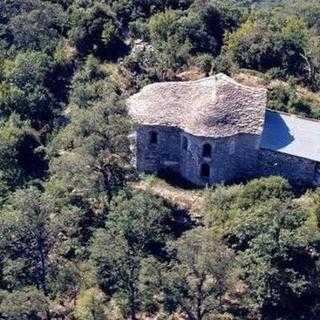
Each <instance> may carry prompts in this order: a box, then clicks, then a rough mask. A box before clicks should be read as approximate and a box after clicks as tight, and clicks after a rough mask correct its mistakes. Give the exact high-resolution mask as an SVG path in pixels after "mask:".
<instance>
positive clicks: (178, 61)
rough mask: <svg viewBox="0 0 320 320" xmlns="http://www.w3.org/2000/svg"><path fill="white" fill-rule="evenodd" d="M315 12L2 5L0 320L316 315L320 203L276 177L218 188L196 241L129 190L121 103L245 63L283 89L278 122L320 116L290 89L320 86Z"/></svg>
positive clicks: (260, 7) (261, 4)
mask: <svg viewBox="0 0 320 320" xmlns="http://www.w3.org/2000/svg"><path fill="white" fill-rule="evenodd" d="M251 5H255V7H251ZM319 8H320V7H319V3H318V1H315V0H314V1H304V0H294V1H287V0H283V1H282V0H281V1H280V0H279V1H271V0H270V1H264V0H263V1H247V0H243V1H236V0H227V1H225V0H208V1H207V0H206V1H198V0H166V1H159V0H150V1H140V0H139V1H133V0H115V1H113V0H112V1H111V0H106V1H101V0H90V1H87V0H86V1H83V0H7V1H0V115H1V121H0V318H1V319H4V320H21V319H22V320H31V319H32V320H38V319H39V320H40V319H51V318H52V319H53V318H59V319H60V318H61V319H62V318H70V317H71V318H74V319H78V320H82V319H101V320H102V319H107V318H108V319H109V318H110V319H121V318H129V319H133V320H134V319H136V318H138V317H139V318H140V317H141V318H146V317H157V318H159V319H160V318H162V319H171V318H173V317H174V315H173V314H174V313H176V315H175V316H176V317H187V318H188V319H228V320H229V319H240V318H241V319H255V320H257V319H263V320H269V319H270V320H271V319H272V320H273V319H281V320H289V319H290V320H292V319H295V320H299V319H317V317H318V313H319V291H320V290H319V287H320V286H319V245H318V244H319V239H320V233H319V225H320V223H319V221H320V218H319V216H320V214H319V207H320V205H319V195H318V193H319V192H318V191H315V192H313V191H309V192H308V193H306V194H305V195H303V196H302V197H300V198H296V196H295V195H294V194H293V192H292V190H291V188H290V186H289V185H288V183H287V182H286V181H284V180H283V179H281V178H278V177H271V178H268V179H259V180H253V181H251V182H249V183H247V184H246V185H238V186H231V187H226V186H218V187H216V188H214V189H209V190H206V191H205V192H204V193H205V196H204V202H205V205H204V208H203V213H204V215H205V217H204V220H203V221H201V223H202V222H203V226H202V227H199V226H198V224H197V223H196V222H194V223H191V221H190V219H189V218H188V217H185V216H184V214H185V213H184V212H182V211H181V210H180V209H178V208H174V209H172V208H169V207H168V204H165V203H163V201H162V200H160V199H159V198H157V197H154V196H152V195H150V194H149V193H144V192H136V191H132V190H131V189H128V186H130V185H131V184H130V183H128V182H129V181H130V180H131V178H133V177H136V174H135V172H134V170H133V168H132V167H131V150H130V138H129V133H130V132H131V131H132V123H131V121H130V119H129V117H128V115H127V110H126V106H125V103H124V100H125V99H126V98H127V96H128V95H130V94H132V93H133V92H136V91H137V90H138V89H139V88H141V87H142V86H144V85H145V84H148V83H152V82H155V81H163V80H177V78H178V77H179V76H181V75H179V74H180V73H181V72H184V71H186V72H184V73H183V74H184V75H189V74H190V77H192V76H193V73H197V72H198V73H199V72H201V73H204V74H206V75H209V74H214V73H217V72H224V73H228V74H232V73H233V72H234V71H236V70H237V68H239V67H240V68H249V69H252V70H254V71H262V72H266V73H267V74H266V77H265V78H266V79H282V80H287V79H289V84H288V85H282V84H281V83H282V82H280V84H277V85H273V86H272V87H271V89H270V90H269V93H268V105H269V107H270V108H272V109H275V110H280V111H285V112H290V113H297V114H301V115H303V116H308V117H313V118H319V112H318V113H317V112H316V108H315V106H314V105H313V103H312V102H311V101H312V100H311V98H307V99H304V98H302V95H301V92H303V90H301V89H300V88H299V89H298V87H296V85H300V84H303V85H307V86H308V87H309V88H310V89H312V90H314V91H316V90H318V89H319V87H320V58H319V57H320V44H319V43H320V42H319V30H320V29H319V12H320V10H319ZM189 71H192V72H189ZM191 74H192V75H191ZM194 76H198V74H194ZM278 83H279V82H278ZM149 180H150V179H149ZM151 180H152V179H151ZM151 180H150V181H149V182H150V184H152V181H151ZM153 180H154V179H153ZM177 217H178V218H179V219H176V218H177ZM186 228H193V230H191V231H188V232H185V233H183V234H182V236H181V233H182V232H183V230H185V229H186Z"/></svg>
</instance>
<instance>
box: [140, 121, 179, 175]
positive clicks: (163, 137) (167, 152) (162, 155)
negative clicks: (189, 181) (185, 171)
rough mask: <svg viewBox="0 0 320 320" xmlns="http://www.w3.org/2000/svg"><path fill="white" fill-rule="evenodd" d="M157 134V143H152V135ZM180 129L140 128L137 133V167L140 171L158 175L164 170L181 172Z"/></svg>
mask: <svg viewBox="0 0 320 320" xmlns="http://www.w3.org/2000/svg"><path fill="white" fill-rule="evenodd" d="M151 132H154V133H156V134H157V143H150V138H151V136H150V134H151ZM180 140H181V137H180V129H177V128H172V127H160V126H140V127H139V128H138V129H137V132H136V148H135V149H136V167H137V169H138V171H144V172H148V173H157V172H159V171H160V170H162V169H166V168H168V169H170V170H175V171H179V163H180Z"/></svg>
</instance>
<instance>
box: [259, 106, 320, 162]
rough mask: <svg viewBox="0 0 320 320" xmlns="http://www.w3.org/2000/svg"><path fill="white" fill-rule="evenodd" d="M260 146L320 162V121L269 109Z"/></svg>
mask: <svg viewBox="0 0 320 320" xmlns="http://www.w3.org/2000/svg"><path fill="white" fill-rule="evenodd" d="M260 147H261V148H263V149H268V150H272V151H277V152H282V153H286V154H289V155H293V156H297V157H301V158H305V159H310V160H314V161H318V162H320V121H315V120H308V119H305V118H301V117H298V116H295V115H289V114H284V113H279V112H274V111H270V110H267V111H266V116H265V126H264V130H263V134H262V138H261V143H260Z"/></svg>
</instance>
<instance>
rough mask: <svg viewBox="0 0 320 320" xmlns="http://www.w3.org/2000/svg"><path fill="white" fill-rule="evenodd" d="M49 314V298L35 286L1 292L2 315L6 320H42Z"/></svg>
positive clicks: (0, 307)
mask: <svg viewBox="0 0 320 320" xmlns="http://www.w3.org/2000/svg"><path fill="white" fill-rule="evenodd" d="M48 314H49V302H48V299H47V298H46V297H45V296H44V295H43V292H41V291H39V290H38V289H37V288H35V287H24V288H23V289H21V290H15V291H12V292H5V291H2V292H1V293H0V316H1V318H2V319H4V320H31V319H32V320H41V319H43V317H48Z"/></svg>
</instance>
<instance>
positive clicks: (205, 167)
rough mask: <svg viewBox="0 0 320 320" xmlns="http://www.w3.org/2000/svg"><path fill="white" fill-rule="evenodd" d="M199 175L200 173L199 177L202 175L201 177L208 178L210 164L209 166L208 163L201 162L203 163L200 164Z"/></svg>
mask: <svg viewBox="0 0 320 320" xmlns="http://www.w3.org/2000/svg"><path fill="white" fill-rule="evenodd" d="M200 175H201V177H203V178H209V177H210V166H209V164H208V163H203V164H202V165H201V168H200Z"/></svg>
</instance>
